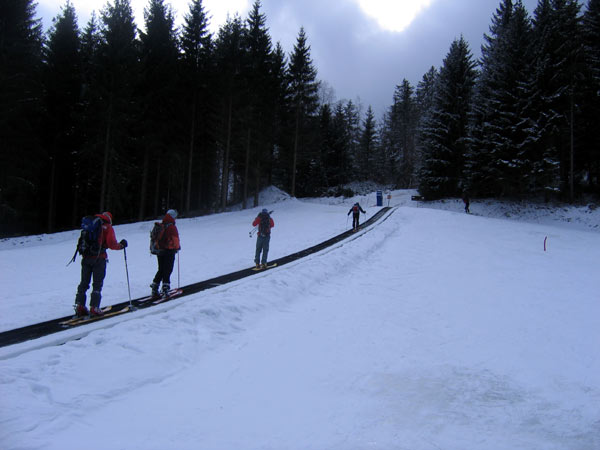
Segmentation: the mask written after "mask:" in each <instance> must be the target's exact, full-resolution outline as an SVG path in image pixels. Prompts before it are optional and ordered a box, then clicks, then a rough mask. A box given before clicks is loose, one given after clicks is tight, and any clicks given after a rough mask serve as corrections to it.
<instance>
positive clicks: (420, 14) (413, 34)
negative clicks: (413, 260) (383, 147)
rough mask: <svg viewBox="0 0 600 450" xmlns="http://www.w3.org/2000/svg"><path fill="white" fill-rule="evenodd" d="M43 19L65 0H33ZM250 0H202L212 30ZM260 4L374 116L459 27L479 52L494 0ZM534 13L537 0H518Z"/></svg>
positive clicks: (139, 5) (139, 0)
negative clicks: (302, 37)
mask: <svg viewBox="0 0 600 450" xmlns="http://www.w3.org/2000/svg"><path fill="white" fill-rule="evenodd" d="M37 1H38V7H37V13H38V17H40V18H42V19H43V22H44V27H45V28H47V27H48V26H50V25H51V23H52V18H54V17H56V16H57V15H58V14H59V13H60V10H61V7H62V6H63V5H64V4H65V2H66V0H37ZM71 3H72V4H73V5H74V6H75V9H76V11H77V15H78V17H79V21H80V27H81V28H82V29H83V28H84V27H85V24H86V23H87V21H88V19H89V17H90V13H91V11H92V10H95V11H99V10H101V9H102V7H103V6H104V5H105V4H106V1H105V0H71ZM147 3H148V2H147V0H131V4H132V7H133V9H134V14H135V16H136V24H137V25H138V27H140V28H142V27H143V26H144V20H143V9H144V7H146V5H147ZM166 3H168V4H170V5H171V6H172V7H173V9H174V10H175V12H176V20H177V23H178V24H180V23H181V22H182V19H183V15H184V14H185V13H187V12H188V10H189V7H188V5H189V0H171V1H169V0H166ZM252 4H253V0H204V1H203V5H204V7H205V9H206V11H207V12H208V13H209V15H210V16H212V18H211V29H212V30H213V31H216V30H218V28H219V26H220V25H222V24H223V23H224V22H225V20H226V18H227V14H228V13H229V14H231V15H233V14H235V13H236V12H237V13H239V15H240V16H241V17H242V18H244V19H245V18H247V15H248V11H249V10H250V8H251V6H252ZM261 4H262V12H263V13H264V14H265V15H266V16H267V27H268V28H269V32H270V35H271V38H272V39H273V43H275V42H278V41H279V42H281V45H282V46H283V49H284V50H285V52H286V54H288V55H289V54H290V53H291V52H292V50H293V47H294V44H295V42H296V38H297V36H298V31H299V30H300V27H301V26H303V27H304V29H305V30H306V34H307V38H308V44H309V45H310V46H311V56H312V59H313V62H314V65H315V67H316V68H317V71H318V78H319V79H320V80H322V81H325V82H326V83H327V84H328V85H329V86H330V87H331V88H333V90H334V91H335V98H336V99H338V100H340V99H343V100H353V101H355V102H360V104H361V105H362V109H363V113H364V111H366V109H367V107H368V106H369V105H371V106H372V107H373V110H374V111H375V115H376V118H377V119H378V120H379V119H380V118H381V116H382V114H383V113H384V112H385V111H386V110H387V108H388V107H389V106H390V105H391V103H392V98H393V94H394V89H395V87H396V86H397V85H399V84H401V83H402V80H403V79H405V78H406V79H407V80H408V81H409V82H410V83H411V84H412V85H413V86H415V87H416V85H417V83H418V82H419V81H420V80H421V78H422V77H423V74H424V73H425V72H427V71H428V70H429V68H430V67H431V66H435V67H440V65H441V64H442V61H443V59H444V57H445V56H446V54H447V53H448V50H449V48H450V44H451V43H452V41H453V40H454V39H456V38H458V37H460V35H461V34H462V35H463V36H464V37H465V39H466V40H467V42H469V45H470V47H471V51H472V53H473V55H474V56H475V57H476V58H478V57H479V55H480V47H481V44H482V42H483V34H484V33H487V32H488V30H489V25H490V23H491V18H492V15H493V13H494V12H495V11H496V9H497V8H498V6H499V4H500V0H262V1H261ZM523 4H524V5H525V7H526V8H527V10H528V11H529V13H530V15H533V11H534V9H535V6H536V5H537V0H523Z"/></svg>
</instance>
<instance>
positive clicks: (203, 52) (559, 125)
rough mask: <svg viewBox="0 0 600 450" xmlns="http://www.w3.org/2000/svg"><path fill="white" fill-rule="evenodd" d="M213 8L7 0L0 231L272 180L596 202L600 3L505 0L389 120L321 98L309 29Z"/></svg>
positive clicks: (179, 201)
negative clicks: (275, 31) (288, 37)
mask: <svg viewBox="0 0 600 450" xmlns="http://www.w3.org/2000/svg"><path fill="white" fill-rule="evenodd" d="M209 16H210V14H209V12H208V11H206V10H205V8H204V7H203V4H202V0H190V2H189V10H188V11H187V12H186V13H185V16H184V21H183V24H182V25H181V26H180V27H176V26H175V23H174V17H173V12H172V8H171V6H170V5H169V4H168V1H166V0H148V4H147V7H146V9H145V14H144V18H145V20H144V23H143V24H136V23H135V21H134V17H133V13H132V8H131V5H130V3H129V0H109V1H108V2H107V3H106V5H105V6H104V8H103V9H102V10H101V11H100V12H99V13H98V14H97V15H92V17H91V19H90V20H89V22H88V23H87V24H86V25H85V27H84V28H83V29H81V28H80V26H79V24H78V18H77V12H76V11H75V9H74V7H73V6H72V5H71V4H70V3H69V2H68V1H67V2H66V4H65V5H64V6H63V7H62V8H61V10H60V11H59V12H58V14H57V16H56V17H55V18H54V20H53V23H52V26H51V27H50V28H49V29H48V30H47V31H44V30H43V29H42V25H41V21H40V20H39V19H36V18H35V17H36V4H35V2H34V0H5V1H2V2H1V3H0V148H1V155H0V158H1V161H0V226H1V228H0V235H2V236H7V235H18V234H29V233H40V232H48V233H49V232H53V231H58V230H64V229H70V228H77V227H78V226H79V223H80V220H81V217H82V216H84V215H87V214H94V213H97V212H101V211H105V210H110V211H111V212H112V213H113V214H114V215H115V219H116V222H117V223H123V222H127V221H137V220H143V219H148V218H155V217H157V216H159V215H160V214H162V213H164V211H165V209H166V208H177V209H178V210H179V211H180V213H182V214H184V215H200V214H206V213H210V212H216V211H223V210H224V209H225V208H226V207H227V206H228V205H231V204H239V203H241V204H242V205H243V206H244V207H253V206H255V205H257V201H258V192H259V191H260V190H261V189H262V188H264V187H265V186H269V185H274V186H277V187H279V188H281V189H282V190H284V191H286V192H288V193H289V194H290V195H292V196H296V197H304V196H321V195H343V194H346V193H348V192H347V189H345V188H344V185H345V184H347V183H349V182H352V181H374V182H377V183H380V184H381V185H384V186H388V187H390V188H397V189H401V188H416V189H418V191H419V193H420V194H421V195H422V196H423V197H424V198H425V199H440V198H447V197H456V196H460V195H462V194H463V193H464V192H468V193H469V195H470V196H471V197H476V198H514V199H525V198H527V199H530V198H535V199H544V200H560V201H567V202H575V201H578V200H580V199H582V198H584V197H589V196H596V197H598V196H600V133H599V132H598V130H597V129H596V126H598V124H599V118H600V0H588V1H587V3H586V4H583V3H581V2H579V1H577V0H539V1H538V4H537V7H536V9H535V10H534V11H532V12H531V13H530V12H528V11H527V10H526V9H525V8H524V6H523V5H522V3H521V1H520V0H516V1H513V0H501V1H500V2H499V6H498V8H497V9H496V11H495V13H494V14H493V16H492V17H491V21H490V25H489V32H488V33H487V34H486V35H485V36H484V44H483V46H482V48H481V57H480V58H479V59H478V60H475V58H474V57H473V54H472V50H471V49H470V47H469V44H468V43H467V42H466V41H465V40H464V38H462V37H460V38H457V39H456V40H455V41H454V42H451V43H449V49H448V52H447V54H446V57H445V59H444V60H443V63H442V65H441V66H440V67H434V66H432V67H431V69H430V70H428V71H427V72H426V73H425V74H423V77H422V80H421V81H420V82H418V84H417V85H416V86H413V85H411V83H410V82H409V81H407V80H406V79H403V80H402V79H401V78H402V74H398V77H399V80H398V81H399V82H398V85H397V86H396V89H395V92H394V95H393V98H392V99H390V100H391V106H389V108H388V109H387V111H386V113H385V114H384V115H383V117H381V118H376V117H375V115H374V113H373V110H372V108H371V107H367V108H366V110H364V109H363V105H359V104H356V103H354V102H352V101H347V100H340V101H337V100H335V99H332V98H331V97H332V96H331V95H328V92H327V87H326V84H325V83H322V82H320V81H319V79H318V70H317V67H315V65H314V63H313V61H312V59H311V54H310V50H311V47H310V37H309V36H307V34H306V32H305V30H304V29H303V28H301V29H300V30H298V33H297V39H296V43H295V45H294V47H293V49H290V51H289V52H286V51H285V50H284V49H283V48H282V47H281V45H280V44H279V43H274V42H273V39H272V37H271V36H270V35H269V31H268V25H267V17H266V15H265V14H264V13H263V12H262V11H261V3H260V0H255V2H254V5H253V7H252V8H251V10H250V12H249V14H248V17H247V18H245V19H243V18H241V17H239V15H236V16H234V17H233V18H229V19H228V21H227V22H226V23H225V24H224V25H223V26H221V28H220V29H219V30H218V32H217V33H215V34H212V33H211V32H209V28H208V25H209V22H208V17H209ZM457 33H460V30H457ZM349 194H350V195H351V194H352V193H349Z"/></svg>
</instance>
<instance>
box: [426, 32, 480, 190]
mask: <svg viewBox="0 0 600 450" xmlns="http://www.w3.org/2000/svg"><path fill="white" fill-rule="evenodd" d="M475 66H476V63H475V61H474V60H473V55H472V53H471V50H470V49H469V45H468V44H467V42H466V41H465V39H464V37H462V36H461V37H460V38H459V39H456V40H455V41H454V42H452V45H451V46H450V50H449V52H448V54H447V56H446V58H445V59H444V62H443V65H442V67H441V69H440V73H439V77H438V81H437V84H436V93H435V100H434V106H433V108H432V112H431V115H430V116H429V117H428V119H427V122H426V123H425V124H424V126H423V128H422V145H423V152H424V155H423V158H424V160H423V167H422V169H421V172H420V182H419V192H420V193H421V195H423V196H424V197H425V198H427V199H435V198H442V197H446V196H455V195H458V194H459V193H460V191H461V189H462V187H461V181H462V177H463V169H464V160H465V153H466V148H467V142H466V139H467V136H468V117H469V111H470V109H471V102H472V96H473V87H474V85H475V81H476V77H477V71H476V69H475Z"/></svg>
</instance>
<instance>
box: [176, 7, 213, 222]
mask: <svg viewBox="0 0 600 450" xmlns="http://www.w3.org/2000/svg"><path fill="white" fill-rule="evenodd" d="M208 25H209V21H208V17H207V13H206V11H205V9H204V7H203V6H202V0H192V2H191V3H190V9H189V12H188V13H187V14H186V15H185V21H184V24H183V28H182V32H181V40H180V47H181V49H182V52H183V53H182V55H181V65H182V82H183V95H184V97H185V98H187V99H188V102H187V104H188V108H186V109H184V115H183V117H182V119H181V120H182V121H183V122H184V123H185V122H188V123H189V125H188V127H189V131H188V136H189V153H188V159H187V166H188V167H187V192H186V200H185V210H186V212H187V213H189V212H190V210H191V205H192V188H193V183H194V182H196V183H197V184H198V186H197V191H198V202H197V206H198V207H199V208H208V207H210V206H212V205H213V204H214V199H215V198H216V196H217V192H216V191H215V188H214V186H215V185H216V184H217V183H216V182H215V179H216V177H215V174H214V170H213V167H214V166H215V163H216V161H215V157H214V152H213V151H212V150H213V149H214V139H215V137H214V132H213V131H212V130H213V129H214V128H215V120H214V109H215V106H214V105H215V102H216V99H215V96H214V94H213V90H212V89H211V85H213V84H214V83H215V80H214V76H213V75H214V71H213V56H214V55H213V54H214V48H213V41H212V35H211V34H210V32H209V31H208ZM198 154H199V155H198ZM194 173H196V174H197V175H196V176H194Z"/></svg>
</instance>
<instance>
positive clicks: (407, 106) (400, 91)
mask: <svg viewBox="0 0 600 450" xmlns="http://www.w3.org/2000/svg"><path fill="white" fill-rule="evenodd" d="M391 118H392V135H393V136H394V142H395V144H396V146H395V147H396V149H397V153H396V154H395V155H394V160H395V162H396V166H397V169H396V170H395V173H396V176H397V178H396V180H395V184H396V186H398V187H403V188H411V187H413V185H414V177H415V166H416V145H415V134H416V127H417V107H416V104H415V97H414V90H413V87H412V86H411V85H410V83H409V82H408V80H406V79H405V80H403V81H402V84H401V85H399V86H396V91H395V93H394V104H393V106H392V110H391Z"/></svg>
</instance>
